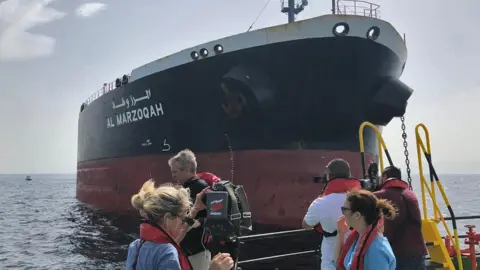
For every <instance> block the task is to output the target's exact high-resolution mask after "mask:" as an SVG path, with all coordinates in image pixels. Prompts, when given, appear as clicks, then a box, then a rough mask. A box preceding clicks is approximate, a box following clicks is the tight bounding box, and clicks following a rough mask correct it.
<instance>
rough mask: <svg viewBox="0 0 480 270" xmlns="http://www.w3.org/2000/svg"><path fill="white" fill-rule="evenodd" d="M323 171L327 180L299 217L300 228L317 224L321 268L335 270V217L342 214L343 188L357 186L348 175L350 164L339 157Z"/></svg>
mask: <svg viewBox="0 0 480 270" xmlns="http://www.w3.org/2000/svg"><path fill="white" fill-rule="evenodd" d="M325 175H326V177H327V183H326V186H325V189H324V191H323V193H322V194H321V195H320V196H319V197H318V198H317V199H315V200H314V201H313V202H312V203H311V204H310V207H309V208H308V211H307V214H306V215H305V217H304V218H303V224H302V227H303V228H313V227H316V226H320V227H321V229H320V231H321V230H323V231H324V233H323V240H322V246H321V253H322V264H321V270H335V269H336V265H335V262H334V261H333V251H334V249H335V243H336V241H337V236H336V235H337V220H338V218H340V216H341V215H342V211H341V207H342V206H343V203H344V202H345V198H346V192H347V191H349V190H352V189H360V188H361V184H360V181H359V180H357V179H352V178H350V165H349V164H348V162H347V161H345V160H343V159H334V160H332V161H330V162H329V163H328V165H327V168H326V171H325Z"/></svg>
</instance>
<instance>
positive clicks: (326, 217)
mask: <svg viewBox="0 0 480 270" xmlns="http://www.w3.org/2000/svg"><path fill="white" fill-rule="evenodd" d="M346 197H347V194H346V193H332V194H329V195H327V196H325V197H321V198H317V199H315V200H314V201H313V202H312V203H311V204H310V207H309V208H308V211H307V214H306V215H305V218H304V220H305V223H307V224H308V225H309V226H312V227H313V226H315V225H317V224H319V223H320V224H321V225H322V228H323V230H325V231H326V232H329V233H332V232H334V231H336V230H337V220H338V218H340V216H341V215H342V210H341V208H342V206H343V204H344V202H345V199H346ZM336 241H337V237H336V236H335V237H323V241H322V247H321V251H322V264H323V262H328V261H331V262H333V252H334V249H335V244H336Z"/></svg>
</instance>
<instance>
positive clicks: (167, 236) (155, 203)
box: [126, 180, 233, 270]
mask: <svg viewBox="0 0 480 270" xmlns="http://www.w3.org/2000/svg"><path fill="white" fill-rule="evenodd" d="M206 190H207V189H204V190H203V191H202V192H200V193H199V194H198V195H197V198H196V200H195V203H194V205H193V207H192V203H191V201H190V194H189V190H188V189H185V188H182V187H180V186H174V185H172V184H163V185H161V186H159V187H155V183H154V182H153V181H152V180H149V181H147V182H145V183H144V184H143V186H142V188H141V189H140V191H139V192H138V193H137V194H135V195H133V196H132V199H131V202H132V205H133V207H135V208H136V209H137V210H138V211H139V212H140V214H141V216H142V217H144V218H145V220H144V222H143V223H142V224H141V225H140V239H137V240H135V241H133V242H132V243H131V244H130V246H129V247H128V257H127V263H126V267H127V270H150V269H151V270H155V269H169V270H192V269H193V268H192V266H191V265H190V262H189V260H188V258H187V256H185V254H184V252H183V250H182V249H181V247H180V245H179V243H180V242H181V241H182V239H183V238H184V237H185V234H186V233H187V232H188V230H189V229H190V228H192V226H193V225H194V221H193V217H195V215H196V214H197V212H198V211H200V210H202V209H204V208H205V205H204V204H203V203H202V197H203V196H204V194H205V192H206ZM232 265H233V260H232V258H231V257H230V255H229V254H226V253H221V254H218V255H217V256H215V257H214V258H213V259H212V262H211V264H210V269H212V270H229V269H231V268H232Z"/></svg>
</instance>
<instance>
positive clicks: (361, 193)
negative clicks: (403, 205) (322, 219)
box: [334, 190, 397, 270]
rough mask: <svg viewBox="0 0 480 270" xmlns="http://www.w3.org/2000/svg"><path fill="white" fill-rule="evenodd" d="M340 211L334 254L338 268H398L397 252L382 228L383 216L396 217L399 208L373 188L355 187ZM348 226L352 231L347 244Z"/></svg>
mask: <svg viewBox="0 0 480 270" xmlns="http://www.w3.org/2000/svg"><path fill="white" fill-rule="evenodd" d="M341 210H342V213H343V216H342V217H340V219H339V220H338V222H337V229H338V233H339V234H338V238H337V244H336V246H335V255H334V258H335V263H336V265H337V270H350V269H352V270H353V269H356V270H363V269H366V270H395V267H396V259H395V255H394V254H393V251H392V247H391V246H390V243H389V242H388V240H387V238H386V237H384V236H383V234H382V231H383V218H384V217H385V218H388V219H393V218H395V217H396V215H397V212H396V209H395V208H394V207H393V206H392V205H391V204H390V203H389V202H387V201H386V200H383V199H378V198H377V197H376V196H375V195H374V194H373V193H372V192H370V191H367V190H355V191H350V192H348V193H347V198H346V199H345V202H344V205H343V206H342V207H341ZM349 227H351V228H353V230H352V231H351V232H349V235H348V238H347V240H346V241H345V243H344V236H345V235H346V234H347V232H348V230H349Z"/></svg>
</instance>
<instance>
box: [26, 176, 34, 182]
mask: <svg viewBox="0 0 480 270" xmlns="http://www.w3.org/2000/svg"><path fill="white" fill-rule="evenodd" d="M25 180H26V181H32V180H33V179H32V177H31V176H30V175H27V177H25Z"/></svg>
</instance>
